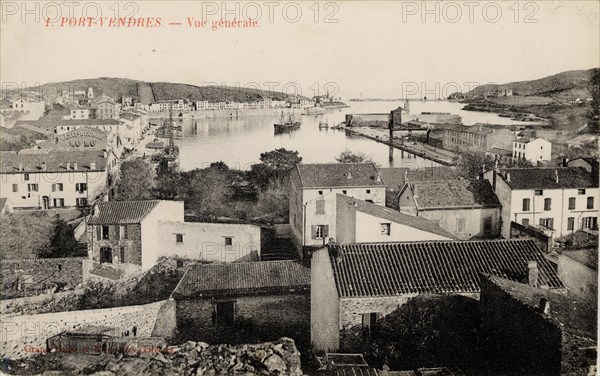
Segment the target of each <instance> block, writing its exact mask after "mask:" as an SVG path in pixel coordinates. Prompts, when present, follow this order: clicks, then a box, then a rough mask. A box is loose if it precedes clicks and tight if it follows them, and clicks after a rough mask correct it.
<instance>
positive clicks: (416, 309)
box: [367, 295, 480, 370]
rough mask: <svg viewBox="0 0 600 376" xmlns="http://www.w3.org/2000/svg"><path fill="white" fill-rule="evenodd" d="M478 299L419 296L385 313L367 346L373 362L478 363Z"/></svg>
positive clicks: (404, 365)
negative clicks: (387, 313)
mask: <svg viewBox="0 0 600 376" xmlns="http://www.w3.org/2000/svg"><path fill="white" fill-rule="evenodd" d="M479 323H480V316H479V307H478V302H477V301H476V300H474V299H471V298H467V297H464V296H460V295H445V296H444V295H442V296H435V297H432V296H419V297H416V298H413V299H411V300H409V301H408V302H407V303H406V304H404V305H402V306H400V307H399V308H398V309H396V310H395V311H393V312H392V313H390V314H389V315H387V316H385V317H384V318H383V319H382V320H381V321H380V322H379V323H378V324H377V327H376V334H375V336H374V337H375V338H374V339H373V340H372V342H371V343H370V344H369V345H368V346H367V357H368V359H369V360H370V361H371V363H372V364H373V365H376V366H377V365H378V366H381V365H383V364H384V363H387V364H388V366H390V368H391V369H392V370H403V369H414V368H417V367H431V366H436V365H440V364H452V365H459V366H472V365H475V364H477V362H478V360H479V359H478V358H479V351H478V341H477V337H478V328H479Z"/></svg>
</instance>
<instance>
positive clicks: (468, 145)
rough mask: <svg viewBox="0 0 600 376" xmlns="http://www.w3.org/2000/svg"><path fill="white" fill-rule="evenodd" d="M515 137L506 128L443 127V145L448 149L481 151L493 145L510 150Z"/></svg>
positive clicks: (480, 126) (479, 126)
mask: <svg viewBox="0 0 600 376" xmlns="http://www.w3.org/2000/svg"><path fill="white" fill-rule="evenodd" d="M515 138H516V136H515V134H514V133H513V132H511V131H509V130H508V129H497V128H487V127H484V126H482V125H474V126H471V127H465V126H463V125H453V126H447V127H445V128H444V136H443V147H444V149H448V150H472V151H482V152H485V151H486V150H489V149H491V148H494V147H495V148H500V149H506V150H511V149H512V145H513V141H514V140H515Z"/></svg>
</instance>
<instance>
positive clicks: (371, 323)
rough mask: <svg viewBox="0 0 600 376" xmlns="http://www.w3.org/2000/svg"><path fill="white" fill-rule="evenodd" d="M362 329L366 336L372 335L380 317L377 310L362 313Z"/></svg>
mask: <svg viewBox="0 0 600 376" xmlns="http://www.w3.org/2000/svg"><path fill="white" fill-rule="evenodd" d="M361 316H362V329H363V334H364V335H365V336H366V337H370V336H371V335H373V334H374V333H373V331H374V330H375V328H376V326H377V320H378V319H379V314H378V313H377V312H370V313H363V314H362V315H361Z"/></svg>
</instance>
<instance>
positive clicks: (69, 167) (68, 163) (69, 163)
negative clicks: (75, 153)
mask: <svg viewBox="0 0 600 376" xmlns="http://www.w3.org/2000/svg"><path fill="white" fill-rule="evenodd" d="M66 168H67V170H70V169H71V162H67V167H66Z"/></svg>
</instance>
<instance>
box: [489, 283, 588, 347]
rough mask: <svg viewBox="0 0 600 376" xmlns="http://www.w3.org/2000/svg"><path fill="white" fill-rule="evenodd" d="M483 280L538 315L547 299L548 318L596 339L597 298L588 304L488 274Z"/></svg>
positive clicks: (563, 327) (561, 325)
mask: <svg viewBox="0 0 600 376" xmlns="http://www.w3.org/2000/svg"><path fill="white" fill-rule="evenodd" d="M483 278H486V279H487V280H489V281H490V282H492V283H493V284H495V285H496V286H498V287H499V288H500V289H502V290H503V291H504V292H506V293H508V294H510V295H511V296H512V297H513V298H515V299H517V300H519V301H520V302H521V303H523V304H525V305H527V306H529V307H531V308H532V309H533V310H535V311H538V312H539V309H540V308H539V305H540V301H541V300H542V298H544V299H546V300H547V301H549V302H550V312H549V314H548V315H547V316H548V317H550V318H551V319H553V320H555V321H556V322H557V323H558V325H559V326H560V327H561V329H562V330H564V331H567V332H569V333H572V334H575V335H578V336H584V337H587V338H592V339H596V338H597V310H598V306H597V302H596V301H595V299H594V300H589V301H586V300H582V299H577V298H575V297H572V296H569V295H564V294H560V293H557V292H554V291H551V290H550V291H548V290H545V289H541V288H537V287H533V286H530V285H528V284H523V283H517V282H514V281H510V280H507V279H505V278H500V277H498V276H490V275H486V276H483ZM540 314H542V313H541V312H540Z"/></svg>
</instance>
